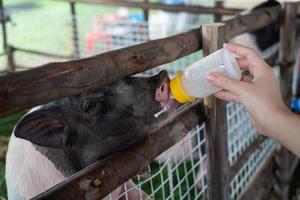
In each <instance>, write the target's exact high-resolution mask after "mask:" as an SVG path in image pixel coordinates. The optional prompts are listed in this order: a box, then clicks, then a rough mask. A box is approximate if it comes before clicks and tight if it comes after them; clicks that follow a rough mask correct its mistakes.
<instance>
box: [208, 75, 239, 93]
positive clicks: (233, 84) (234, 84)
mask: <svg viewBox="0 0 300 200" xmlns="http://www.w3.org/2000/svg"><path fill="white" fill-rule="evenodd" d="M207 79H208V81H209V82H210V83H211V84H213V85H214V86H216V87H218V88H221V89H224V90H227V91H230V92H232V93H235V94H236V93H240V92H242V91H243V82H241V81H238V80H234V79H231V78H229V77H227V76H225V75H223V74H221V73H218V72H209V73H208V75H207Z"/></svg>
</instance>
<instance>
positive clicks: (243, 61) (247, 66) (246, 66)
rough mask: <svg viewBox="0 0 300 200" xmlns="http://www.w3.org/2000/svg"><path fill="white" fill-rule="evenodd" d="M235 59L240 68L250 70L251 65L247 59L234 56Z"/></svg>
mask: <svg viewBox="0 0 300 200" xmlns="http://www.w3.org/2000/svg"><path fill="white" fill-rule="evenodd" d="M236 61H237V63H238V64H239V66H240V69H241V70H245V71H250V70H252V67H251V65H250V64H249V62H248V61H247V59H245V58H236Z"/></svg>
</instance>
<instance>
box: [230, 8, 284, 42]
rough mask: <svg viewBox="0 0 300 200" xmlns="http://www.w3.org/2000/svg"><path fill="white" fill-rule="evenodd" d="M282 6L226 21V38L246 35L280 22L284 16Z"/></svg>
mask: <svg viewBox="0 0 300 200" xmlns="http://www.w3.org/2000/svg"><path fill="white" fill-rule="evenodd" d="M282 11H283V10H282V8H281V6H275V7H271V8H266V9H262V10H258V11H256V12H253V13H251V14H248V15H237V16H236V17H234V18H232V19H229V20H227V21H226V25H227V26H226V27H225V37H226V39H227V40H229V39H231V38H233V37H235V36H237V35H239V34H242V33H245V32H250V31H254V30H256V29H259V28H262V27H264V26H266V25H267V24H270V23H271V22H274V21H279V19H280V17H281V16H282Z"/></svg>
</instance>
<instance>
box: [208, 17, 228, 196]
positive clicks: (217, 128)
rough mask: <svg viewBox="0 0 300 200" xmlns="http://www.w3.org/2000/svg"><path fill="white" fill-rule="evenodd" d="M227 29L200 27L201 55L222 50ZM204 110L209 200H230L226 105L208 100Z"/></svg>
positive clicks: (210, 26) (223, 26)
mask: <svg viewBox="0 0 300 200" xmlns="http://www.w3.org/2000/svg"><path fill="white" fill-rule="evenodd" d="M225 27H226V25H225V24H224V23H213V24H205V25H202V44H203V54H204V56H205V55H208V54H211V53H213V52H214V51H216V50H218V49H220V48H222V47H223V43H224V42H225V35H224V31H225ZM207 101H208V102H210V103H208V106H206V107H205V128H206V140H207V142H206V149H207V151H206V153H207V161H208V165H207V184H208V188H207V190H208V199H219V200H227V199H229V178H228V172H229V162H228V139H227V111H226V103H225V102H224V101H221V100H218V99H216V98H214V97H212V96H211V97H208V98H207Z"/></svg>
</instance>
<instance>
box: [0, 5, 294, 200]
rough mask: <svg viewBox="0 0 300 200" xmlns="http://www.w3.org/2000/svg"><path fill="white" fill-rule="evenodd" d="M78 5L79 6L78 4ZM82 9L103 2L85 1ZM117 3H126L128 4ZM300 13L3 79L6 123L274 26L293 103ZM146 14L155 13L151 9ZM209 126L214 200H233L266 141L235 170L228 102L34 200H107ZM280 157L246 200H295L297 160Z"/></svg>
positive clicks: (208, 29)
mask: <svg viewBox="0 0 300 200" xmlns="http://www.w3.org/2000/svg"><path fill="white" fill-rule="evenodd" d="M72 2H78V1H75V0H72ZM82 2H91V3H92V2H100V1H92V0H82ZM103 2H104V1H103ZM105 2H107V1H105ZM111 2H115V3H117V2H118V3H120V2H121V1H111ZM122 2H123V1H122ZM124 2H126V1H124ZM118 5H119V4H118ZM141 5H148V4H147V3H143V4H141ZM298 7H299V3H297V2H289V3H285V4H284V8H283V9H282V8H281V7H273V8H267V9H264V10H260V11H256V12H253V13H251V14H247V15H243V16H240V15H238V16H236V17H235V18H232V19H230V20H227V21H224V22H222V23H214V24H207V25H203V26H201V27H200V28H199V29H195V30H191V31H188V32H186V33H182V34H178V35H175V36H172V37H168V38H164V39H159V40H154V41H149V42H145V43H142V44H138V45H135V46H131V47H127V48H123V49H119V50H115V51H111V52H107V53H104V54H100V55H97V56H94V57H91V58H86V59H81V60H74V61H67V62H60V63H49V64H47V65H44V66H41V67H39V68H36V69H32V70H28V71H23V72H17V73H11V74H8V75H5V76H0V116H5V115H8V114H10V113H13V112H17V111H20V110H24V109H26V108H30V107H32V106H35V105H39V104H42V103H46V102H49V101H52V100H55V99H59V98H62V97H65V96H70V95H75V94H79V93H82V92H84V91H88V90H91V89H95V88H98V87H100V86H104V85H107V84H110V83H112V82H114V81H117V80H119V79H121V78H123V77H125V76H129V75H133V74H136V73H139V72H143V71H145V70H148V69H151V68H154V67H156V66H159V65H161V64H164V63H168V62H171V61H174V60H176V59H178V58H181V57H183V56H186V55H189V54H191V53H193V52H196V51H197V50H200V49H203V51H204V54H205V55H208V54H210V53H212V52H213V51H215V50H217V49H219V48H221V46H222V44H223V42H225V41H228V40H229V39H231V38H233V37H234V36H237V35H239V34H242V33H244V32H248V31H252V30H256V29H258V28H261V27H264V26H266V25H268V24H270V23H272V22H274V21H280V23H281V38H280V43H281V48H280V51H279V52H280V61H281V64H280V75H281V76H280V77H281V79H280V82H281V86H282V92H283V97H284V99H285V101H286V102H287V103H289V101H290V100H289V99H290V96H291V93H290V91H291V81H290V80H291V66H292V64H293V62H294V57H293V56H291V55H292V53H291V52H293V51H294V49H295V28H296V27H295V23H296V15H297V8H298ZM142 8H147V6H144V7H142ZM165 9H167V8H165ZM220 13H222V12H220ZM222 14H226V13H222ZM281 19H284V20H281ZM217 113H218V114H217ZM201 121H204V122H205V123H206V133H207V152H208V193H207V195H208V198H209V199H218V200H219V199H221V200H222V199H224V200H227V199H229V183H230V180H231V179H232V178H233V176H234V175H235V174H236V173H237V171H238V170H239V169H240V168H241V167H242V166H243V165H244V164H245V162H246V161H247V160H248V159H249V157H250V155H251V154H252V153H253V152H254V151H255V149H256V148H257V147H258V146H259V144H261V143H262V142H263V141H264V140H265V138H261V137H260V138H258V139H256V140H255V141H254V142H253V143H252V144H251V145H250V146H249V147H248V148H247V149H246V150H245V151H244V152H243V154H242V155H240V157H239V160H238V161H237V162H236V163H235V164H234V165H232V166H230V165H229V163H228V144H227V134H226V133H227V121H226V107H225V103H224V102H222V101H220V100H216V99H215V98H213V97H209V98H207V99H205V103H204V104H203V102H202V101H201V100H197V101H196V102H194V103H190V104H187V105H185V106H183V107H182V108H181V109H180V110H179V111H177V112H176V113H175V115H174V116H171V118H170V119H169V120H168V121H166V122H165V123H164V124H163V125H162V126H161V127H160V128H159V129H158V130H154V131H153V133H152V135H153V136H152V137H151V142H150V141H149V138H146V139H144V141H143V142H141V143H140V144H138V145H136V146H134V147H132V148H130V149H128V150H126V151H123V152H119V153H114V154H112V155H110V156H108V157H107V158H105V159H104V160H101V161H98V162H96V163H94V164H92V165H91V166H89V167H88V168H86V169H84V170H82V171H80V172H78V173H76V174H75V175H73V176H72V177H70V178H68V179H66V180H65V181H63V182H62V183H60V184H58V185H56V186H54V187H53V188H51V189H50V190H48V191H46V192H44V193H42V194H40V195H38V196H37V197H35V198H34V199H85V196H87V195H91V196H92V197H93V199H102V198H103V197H105V196H106V195H107V194H109V193H110V192H111V191H113V190H114V189H115V188H116V187H118V186H119V185H120V184H121V183H123V182H125V181H127V180H128V179H129V178H131V177H133V176H134V175H135V174H137V172H138V171H139V170H140V169H143V168H145V167H146V166H147V165H148V164H149V162H150V161H151V160H153V159H154V158H155V157H157V156H158V155H159V154H160V153H162V152H164V151H165V150H166V149H168V148H169V147H171V146H172V145H174V144H175V143H177V142H178V141H180V140H181V139H182V138H183V137H184V136H185V134H186V133H187V132H188V131H189V130H190V129H191V128H192V127H194V126H195V125H197V124H199V122H201ZM273 154H274V156H271V157H270V158H269V159H268V160H267V161H266V162H265V164H264V167H263V168H261V169H260V171H259V172H258V173H257V174H256V175H255V177H254V180H253V181H251V184H249V186H248V187H247V189H246V190H245V191H244V192H243V193H242V194H241V197H240V198H241V199H264V198H265V197H267V196H268V197H274V198H277V199H287V191H288V187H289V185H288V183H289V181H290V178H291V176H292V172H293V171H294V168H295V166H296V164H297V159H296V158H295V156H293V155H292V154H290V153H289V152H288V151H287V150H286V149H284V148H281V149H280V150H279V151H278V152H274V153H273ZM141 158H143V159H141ZM111 165H114V168H113V169H114V170H112V168H111V167H110V166H111ZM124 165H127V166H130V167H128V168H126V170H125V171H124V170H123V169H124V167H122V166H124ZM121 169H122V171H121ZM99 180H100V182H101V184H94V183H95V181H96V182H97V183H99ZM82 185H84V186H85V187H82ZM276 188H279V190H278V189H276ZM91 196H90V197H91Z"/></svg>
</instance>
